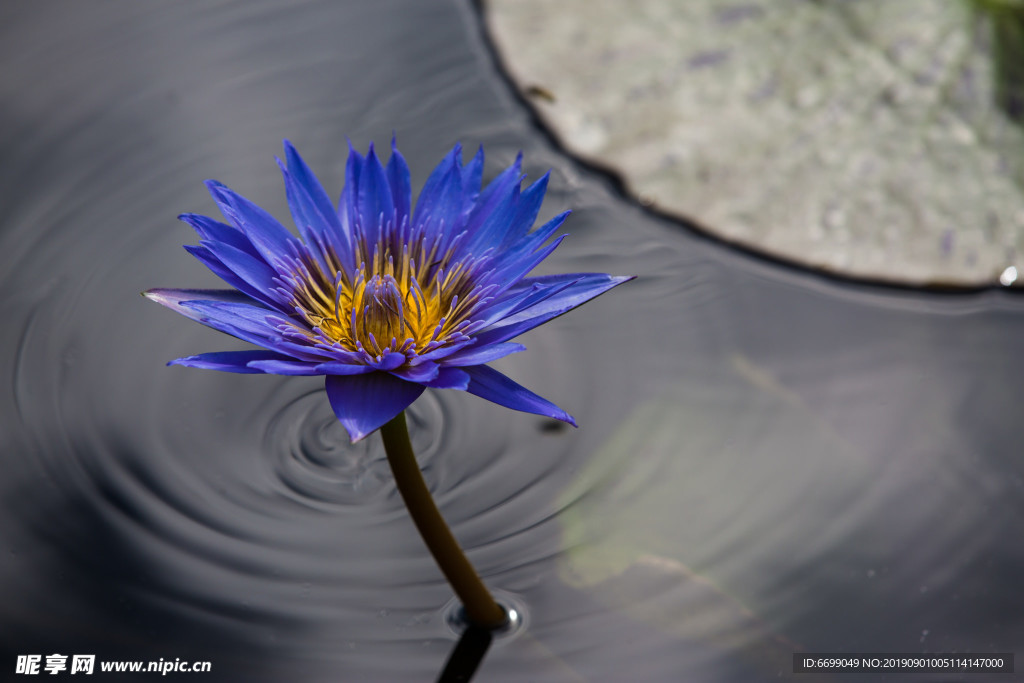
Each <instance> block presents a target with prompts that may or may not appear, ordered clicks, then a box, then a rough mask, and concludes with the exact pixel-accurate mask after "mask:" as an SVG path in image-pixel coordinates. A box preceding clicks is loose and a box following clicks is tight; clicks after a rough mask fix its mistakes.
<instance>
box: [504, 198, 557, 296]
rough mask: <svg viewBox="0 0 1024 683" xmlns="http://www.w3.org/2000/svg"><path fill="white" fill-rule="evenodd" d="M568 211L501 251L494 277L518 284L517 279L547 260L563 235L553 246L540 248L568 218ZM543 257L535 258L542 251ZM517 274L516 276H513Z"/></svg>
mask: <svg viewBox="0 0 1024 683" xmlns="http://www.w3.org/2000/svg"><path fill="white" fill-rule="evenodd" d="M569 213H570V212H569V211H563V212H562V213H560V214H558V215H557V216H555V217H554V218H552V219H551V220H549V221H548V222H547V223H545V224H544V225H542V226H540V227H539V228H537V229H536V230H534V231H533V232H531V233H530V234H529V235H527V236H526V237H524V238H522V239H520V240H519V241H518V242H516V243H515V245H513V246H511V247H506V248H505V249H502V250H501V251H500V252H499V253H500V257H499V258H500V262H499V263H498V267H497V268H496V269H495V273H496V277H497V278H498V279H499V281H503V282H509V283H511V282H518V281H519V279H520V278H521V277H522V276H523V275H526V274H527V273H529V272H530V271H531V270H533V268H534V267H535V266H536V265H537V264H538V263H540V262H541V261H543V260H544V259H545V258H547V256H548V254H550V253H551V252H552V251H554V249H555V246H557V244H558V242H559V241H561V239H562V238H563V237H565V235H562V236H561V237H559V238H558V240H556V241H555V243H554V245H555V246H548V247H541V245H542V244H544V243H545V242H547V241H548V238H549V237H551V236H552V235H553V234H555V231H556V230H558V228H560V227H561V226H562V223H564V222H565V219H566V218H568V217H569ZM544 250H546V252H545V253H544V255H543V256H541V257H540V258H536V257H535V255H536V254H537V253H538V252H541V251H544ZM527 264H529V265H527ZM515 274H517V275H515Z"/></svg>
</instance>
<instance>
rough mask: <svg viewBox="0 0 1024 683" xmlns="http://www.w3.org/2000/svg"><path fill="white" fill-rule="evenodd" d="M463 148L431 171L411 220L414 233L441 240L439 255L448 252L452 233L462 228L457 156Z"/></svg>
mask: <svg viewBox="0 0 1024 683" xmlns="http://www.w3.org/2000/svg"><path fill="white" fill-rule="evenodd" d="M461 153H462V148H461V147H460V146H459V145H455V147H454V149H452V151H451V152H449V153H448V155H447V156H446V157H445V158H444V159H443V160H442V161H441V163H440V164H438V165H437V167H436V168H435V169H434V170H433V172H432V173H431V174H430V177H429V178H427V182H426V183H425V184H424V185H423V189H422V190H421V191H420V197H419V199H418V200H417V201H416V214H415V218H414V220H413V222H414V224H415V225H416V227H417V229H420V230H423V232H424V233H425V234H427V235H438V236H441V237H442V238H443V239H442V242H441V245H440V253H444V251H445V250H447V248H448V244H449V241H450V240H451V238H452V237H454V235H455V229H456V228H458V227H460V226H461V225H462V197H463V187H462V171H461V169H460V168H459V155H460V154H461Z"/></svg>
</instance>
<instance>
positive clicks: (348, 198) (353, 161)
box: [338, 142, 363, 237]
mask: <svg viewBox="0 0 1024 683" xmlns="http://www.w3.org/2000/svg"><path fill="white" fill-rule="evenodd" d="M362 170H363V156H362V155H361V154H360V153H359V152H357V151H356V150H355V149H353V147H352V143H351V142H349V143H348V161H346V162H345V188H344V189H343V190H342V191H341V199H340V200H339V201H338V219H339V220H340V221H341V226H342V229H343V230H344V232H345V234H347V235H352V236H353V237H354V236H355V235H356V231H357V230H358V229H359V212H358V208H359V176H360V174H361V173H362Z"/></svg>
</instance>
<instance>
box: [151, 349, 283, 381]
mask: <svg viewBox="0 0 1024 683" xmlns="http://www.w3.org/2000/svg"><path fill="white" fill-rule="evenodd" d="M286 358H287V357H286V356H282V355H281V354H279V353H274V352H273V351H265V350H263V349H256V350H252V351H215V352H213V353H200V354H199V355H197V356H188V357H187V358H178V359H176V360H172V361H171V362H170V363H168V365H183V366H185V367H188V368H202V369H203V370H220V371H222V372H237V373H239V374H243V375H253V374H260V373H262V372H264V370H262V369H260V368H257V367H253V366H251V365H249V364H250V363H260V362H267V363H277V362H282V361H283V360H285V359H286Z"/></svg>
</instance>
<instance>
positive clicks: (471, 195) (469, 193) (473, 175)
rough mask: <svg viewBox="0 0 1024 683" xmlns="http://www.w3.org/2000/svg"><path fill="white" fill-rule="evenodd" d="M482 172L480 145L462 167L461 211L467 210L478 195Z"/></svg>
mask: <svg viewBox="0 0 1024 683" xmlns="http://www.w3.org/2000/svg"><path fill="white" fill-rule="evenodd" d="M483 174H484V147H483V145H480V147H479V148H478V149H477V151H476V154H475V155H473V158H472V159H471V160H470V162H469V163H468V164H466V165H465V166H463V167H462V190H463V192H465V202H466V203H465V205H464V206H463V211H465V212H469V210H470V209H471V208H472V206H473V203H474V202H476V200H477V197H479V196H480V184H481V183H480V181H481V179H482V178H483Z"/></svg>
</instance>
